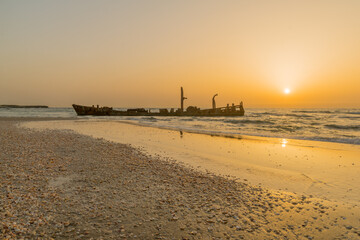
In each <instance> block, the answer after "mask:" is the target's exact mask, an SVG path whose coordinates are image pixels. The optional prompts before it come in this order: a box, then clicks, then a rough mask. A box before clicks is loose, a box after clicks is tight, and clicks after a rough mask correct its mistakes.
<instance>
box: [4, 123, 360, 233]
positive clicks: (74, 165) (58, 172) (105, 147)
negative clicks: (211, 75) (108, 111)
mask: <svg viewBox="0 0 360 240" xmlns="http://www.w3.org/2000/svg"><path fill="white" fill-rule="evenodd" d="M23 120H24V119H23ZM19 123H25V121H2V120H0V140H1V143H2V144H1V145H0V148H1V151H0V159H1V164H0V169H1V171H0V180H1V181H0V182H1V188H0V189H1V191H0V195H1V196H0V201H1V205H2V206H3V207H2V208H0V219H2V220H1V224H0V228H1V229H0V236H2V237H4V238H21V237H23V238H50V237H52V238H72V239H83V238H87V239H90V238H106V239H118V238H120V239H169V238H176V239H180V238H186V239H204V238H205V239H212V238H213V239H279V238H291V239H293V238H297V239H298V238H299V239H318V238H320V239H324V238H325V239H330V238H336V237H339V238H358V237H359V236H360V229H359V227H358V225H359V221H360V219H359V213H360V212H359V206H356V207H355V206H353V207H352V208H349V206H348V205H343V204H337V203H334V202H331V201H327V200H324V199H319V198H316V197H313V196H307V195H295V194H291V193H284V192H279V191H271V190H268V189H266V188H264V187H259V186H255V185H252V184H249V183H244V182H237V181H235V180H233V179H231V178H226V177H224V176H219V175H216V174H213V173H211V172H202V171H200V170H199V169H198V168H191V167H189V166H184V165H183V164H179V163H178V162H175V161H173V160H172V159H170V158H165V157H163V156H159V155H152V156H150V155H149V154H146V153H144V152H142V151H139V149H136V148H134V147H132V146H130V145H129V144H121V143H115V142H112V141H109V140H105V139H100V138H96V137H95V138H94V137H89V136H86V135H81V134H78V133H75V132H73V131H66V130H59V129H58V130H51V129H47V130H41V131H39V130H34V129H26V128H19V127H18V124H19ZM41 123H42V124H44V126H45V125H46V123H49V122H46V121H43V122H41ZM52 123H55V122H52ZM184 137H186V136H184Z"/></svg>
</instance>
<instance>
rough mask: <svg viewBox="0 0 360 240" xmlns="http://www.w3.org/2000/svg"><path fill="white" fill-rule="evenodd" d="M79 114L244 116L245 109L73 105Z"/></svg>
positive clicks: (237, 107)
mask: <svg viewBox="0 0 360 240" xmlns="http://www.w3.org/2000/svg"><path fill="white" fill-rule="evenodd" d="M72 106H73V108H74V110H75V112H76V113H77V115H79V116H177V117H182V116H204V117H227V116H229V117H230V116H244V114H245V111H244V109H243V108H241V105H236V106H229V107H221V108H216V109H188V110H189V111H183V112H181V111H178V110H177V111H172V110H170V111H169V110H168V109H160V111H159V112H151V111H150V110H146V109H144V108H138V109H128V110H126V111H119V110H114V109H113V108H111V107H95V106H82V105H76V104H73V105H72Z"/></svg>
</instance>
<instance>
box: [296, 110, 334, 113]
mask: <svg viewBox="0 0 360 240" xmlns="http://www.w3.org/2000/svg"><path fill="white" fill-rule="evenodd" d="M292 112H294V113H335V111H328V110H294V111H292Z"/></svg>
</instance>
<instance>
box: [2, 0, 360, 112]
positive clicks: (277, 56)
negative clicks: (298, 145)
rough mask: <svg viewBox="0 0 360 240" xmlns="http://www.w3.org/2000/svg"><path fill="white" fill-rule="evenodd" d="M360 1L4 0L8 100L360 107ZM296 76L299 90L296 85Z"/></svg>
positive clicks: (4, 71)
mask: <svg viewBox="0 0 360 240" xmlns="http://www.w3.org/2000/svg"><path fill="white" fill-rule="evenodd" d="M359 13H360V1H358V0H347V1H338V0H318V1H294V0H283V1H280V0H279V1H268V0H264V1H256V0H254V1H250V0H249V1H230V0H229V1H210V0H206V1H205V0H204V1H160V0H154V1H147V0H146V1H145V0H144V1H91V0H83V1H81V0H79V1H11V0H9V1H5V0H3V1H1V2H0V104H45V105H50V106H66V107H69V106H70V105H71V104H72V103H77V104H84V105H92V104H100V105H108V106H114V107H178V105H179V93H180V86H183V87H184V89H185V95H186V96H187V97H188V100H186V104H189V105H197V106H200V107H211V98H212V96H213V95H214V94H215V93H218V94H219V96H218V97H217V105H218V106H221V105H225V104H226V103H232V102H235V103H238V102H239V101H244V103H245V106H246V107H360V17H359ZM285 88H289V89H290V90H291V93H290V94H284V89H285Z"/></svg>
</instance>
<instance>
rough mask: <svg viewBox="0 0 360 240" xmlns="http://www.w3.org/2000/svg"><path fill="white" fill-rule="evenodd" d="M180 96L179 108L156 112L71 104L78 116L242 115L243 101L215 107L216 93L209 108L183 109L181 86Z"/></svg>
mask: <svg viewBox="0 0 360 240" xmlns="http://www.w3.org/2000/svg"><path fill="white" fill-rule="evenodd" d="M180 90H181V96H180V106H181V108H178V109H176V110H175V109H174V108H171V109H170V110H169V109H167V108H163V109H159V111H158V112H151V111H150V109H147V110H146V109H145V108H132V109H127V110H125V111H120V110H114V109H113V108H112V107H99V105H97V106H96V107H95V106H94V105H93V106H82V105H77V104H73V105H72V106H73V108H74V110H75V112H76V113H77V115H79V116H89V115H90V116H177V117H182V116H204V117H227V116H229V117H233V116H244V114H245V110H244V107H243V103H242V102H240V104H239V105H235V104H234V103H233V104H232V105H231V106H230V105H229V104H227V106H226V107H219V108H217V107H216V103H215V97H216V96H218V94H215V95H214V97H213V98H212V106H213V107H212V108H211V109H200V108H198V107H195V106H189V107H187V108H186V110H184V100H186V99H187V98H186V97H184V91H183V88H182V87H181V89H180Z"/></svg>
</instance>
